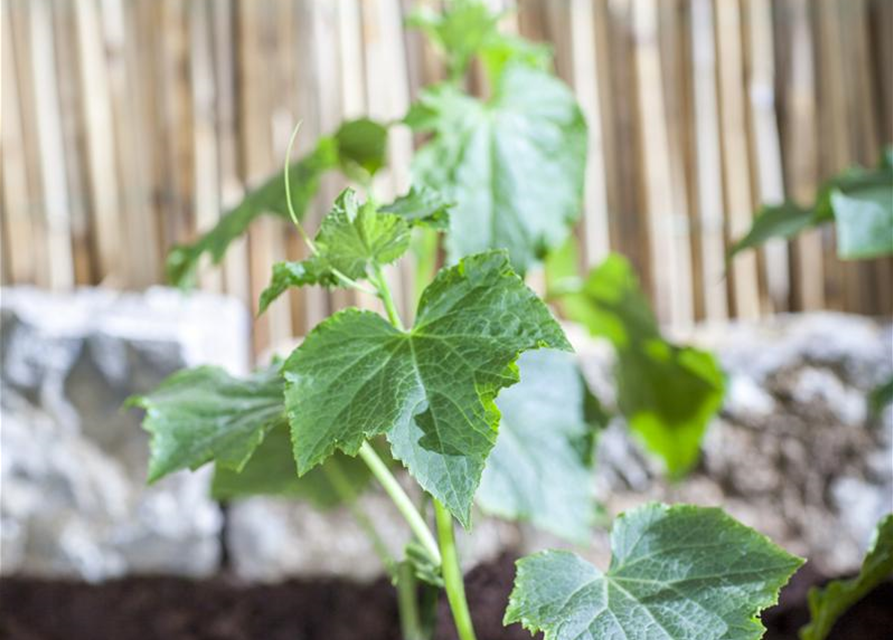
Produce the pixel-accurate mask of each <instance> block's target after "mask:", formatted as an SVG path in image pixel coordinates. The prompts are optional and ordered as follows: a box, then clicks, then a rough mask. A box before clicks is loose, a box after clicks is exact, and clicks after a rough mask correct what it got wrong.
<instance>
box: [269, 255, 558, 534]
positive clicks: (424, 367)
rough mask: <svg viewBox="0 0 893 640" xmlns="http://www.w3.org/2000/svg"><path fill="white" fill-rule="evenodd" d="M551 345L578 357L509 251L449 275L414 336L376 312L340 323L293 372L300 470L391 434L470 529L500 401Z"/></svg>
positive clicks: (317, 333)
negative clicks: (520, 367)
mask: <svg viewBox="0 0 893 640" xmlns="http://www.w3.org/2000/svg"><path fill="white" fill-rule="evenodd" d="M541 346H550V347H553V348H561V349H569V348H570V347H569V345H568V343H567V341H566V339H565V337H564V334H563V332H562V331H561V328H560V327H559V326H558V323H557V322H555V320H554V318H552V316H551V315H550V313H549V311H548V309H547V308H546V306H545V305H544V304H543V303H542V302H541V301H540V300H539V298H537V296H536V295H535V294H534V293H533V292H532V291H530V290H529V289H528V288H527V287H526V286H525V285H524V283H523V281H522V280H521V279H520V278H519V277H518V276H517V275H515V274H514V272H513V271H512V270H511V267H510V265H509V262H508V258H507V256H506V254H505V252H489V253H484V254H480V255H477V256H471V257H469V258H466V259H464V260H462V261H461V262H460V263H459V264H458V265H457V266H455V267H452V268H449V269H444V270H442V271H441V272H440V273H439V274H438V275H437V277H436V278H435V279H434V281H433V282H432V283H431V285H429V286H428V288H427V289H426V290H425V292H424V294H423V295H422V299H421V301H420V303H419V308H418V313H417V315H416V322H415V325H414V326H413V327H412V329H410V330H408V331H405V332H404V331H400V330H398V329H395V328H394V327H393V326H391V325H390V324H388V323H387V322H386V321H385V320H384V319H383V318H382V317H381V316H379V315H377V314H375V313H371V312H366V311H359V310H356V309H348V310H345V311H341V312H339V313H337V314H335V315H334V316H332V317H330V318H329V319H327V320H325V321H324V322H322V323H320V324H319V325H318V326H317V327H316V328H315V329H314V330H313V331H312V332H311V333H310V334H309V335H308V336H307V338H306V340H305V341H304V342H303V343H302V344H301V346H299V347H298V348H297V349H296V350H295V351H294V352H293V353H292V355H291V356H290V357H289V359H288V360H287V362H286V363H285V365H284V367H283V372H284V375H285V378H286V392H285V397H286V410H287V412H288V417H289V421H290V423H291V428H292V440H293V443H294V453H295V459H296V460H297V463H298V470H299V472H300V473H302V474H303V473H306V472H308V471H309V470H310V469H312V468H313V467H314V466H316V465H317V464H319V463H320V462H322V461H323V460H325V459H326V458H327V457H328V456H329V455H331V454H332V453H333V452H334V451H335V450H336V449H340V450H341V451H344V452H345V453H347V454H348V455H355V454H356V453H357V452H358V451H359V448H360V446H361V445H362V443H363V442H364V441H365V440H366V439H367V438H370V437H373V436H376V435H379V434H386V436H387V438H388V440H389V442H390V443H391V447H392V452H393V454H394V457H396V458H397V459H399V460H401V461H402V462H403V464H404V465H406V467H407V468H408V469H409V472H410V473H411V474H412V475H413V476H414V477H415V478H416V480H417V481H418V482H419V484H420V485H421V487H422V488H423V489H425V490H426V491H428V492H429V493H431V494H432V495H433V496H434V497H435V498H437V499H438V500H440V501H441V502H443V503H444V504H445V505H446V506H447V508H449V510H450V511H451V512H452V513H453V515H455V516H456V518H458V519H459V521H460V522H462V524H463V525H465V526H466V527H467V526H468V525H469V523H470V517H471V502H472V498H473V496H474V493H475V490H476V489H477V486H478V484H479V482H480V477H481V473H482V471H483V468H484V464H485V461H486V459H487V456H488V455H489V453H490V451H491V449H492V448H493V445H494V442H495V440H496V433H497V428H498V424H499V411H498V409H497V408H496V404H495V402H494V400H495V398H496V395H497V393H498V392H499V390H500V389H502V388H503V387H507V386H509V385H511V384H514V383H515V382H517V379H518V378H517V370H516V368H515V367H514V364H513V363H514V361H515V359H516V358H517V357H518V354H519V353H520V352H522V351H524V350H527V349H534V348H538V347H541Z"/></svg>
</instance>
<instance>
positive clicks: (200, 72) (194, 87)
mask: <svg viewBox="0 0 893 640" xmlns="http://www.w3.org/2000/svg"><path fill="white" fill-rule="evenodd" d="M187 9H188V11H189V20H188V27H189V70H190V77H191V78H192V82H191V86H190V89H191V101H192V107H191V111H192V115H193V119H194V120H193V124H192V140H191V142H192V148H193V154H194V156H193V163H194V170H193V184H192V193H193V194H194V197H193V209H194V220H195V229H196V231H197V232H198V233H204V232H205V231H207V230H208V229H210V228H211V227H213V226H214V225H215V224H216V223H217V221H218V220H219V219H220V209H221V206H222V203H221V200H220V173H219V171H218V169H219V167H218V163H217V158H218V154H219V147H218V140H217V130H216V127H215V122H214V120H215V114H214V108H215V107H214V105H215V103H216V101H217V97H218V96H217V92H216V85H215V77H214V60H213V43H212V35H211V29H212V27H213V22H212V16H211V11H212V8H211V4H210V2H209V0H196V1H194V2H191V3H190V4H189V6H188V7H187ZM181 240H185V238H181ZM199 279H200V283H201V286H202V288H203V289H208V290H211V291H215V292H220V291H222V289H223V274H222V272H221V270H220V268H217V267H215V268H214V269H208V270H202V271H201V272H200V273H199Z"/></svg>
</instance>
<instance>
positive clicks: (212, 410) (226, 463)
mask: <svg viewBox="0 0 893 640" xmlns="http://www.w3.org/2000/svg"><path fill="white" fill-rule="evenodd" d="M282 394H283V380H282V378H281V377H280V375H279V372H278V367H275V366H274V367H271V368H269V369H266V370H264V371H260V372H258V373H256V374H254V375H252V376H250V377H248V378H244V379H240V378H234V377H232V376H230V375H229V374H228V373H226V372H225V371H224V370H223V369H220V368H218V367H198V368H197V369H185V370H183V371H179V372H177V373H175V374H174V375H172V376H170V377H169V378H168V379H167V380H165V381H164V382H163V383H161V385H160V386H159V387H158V388H157V389H156V390H155V391H153V392H152V393H150V394H147V395H145V396H137V397H134V398H131V399H130V400H129V401H128V404H129V405H131V406H139V407H142V408H144V409H145V410H146V417H145V419H144V420H143V428H144V429H145V430H146V431H148V432H149V433H151V434H152V440H151V457H150V459H149V482H154V481H155V480H158V479H159V478H161V477H163V476H165V475H167V474H169V473H173V472H174V471H178V470H180V469H187V468H188V469H197V468H198V467H200V466H201V465H203V464H205V463H206V462H209V461H211V460H215V461H216V462H217V464H218V465H219V466H223V467H228V468H231V469H235V470H239V469H241V468H242V467H244V466H245V463H246V462H248V459H249V458H250V457H251V454H252V453H254V450H255V449H256V448H257V446H258V445H259V444H260V443H261V442H262V441H263V439H264V436H265V435H266V434H267V433H268V432H269V431H270V430H271V429H272V428H273V427H274V426H275V425H276V424H277V423H281V422H282V421H283V420H284V413H283V395H282Z"/></svg>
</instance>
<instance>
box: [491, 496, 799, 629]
mask: <svg viewBox="0 0 893 640" xmlns="http://www.w3.org/2000/svg"><path fill="white" fill-rule="evenodd" d="M611 550H612V552H613V557H612V558H611V566H610V568H609V569H608V571H606V572H602V571H600V570H598V569H597V568H595V567H594V566H592V565H591V564H589V563H588V562H586V561H585V560H583V559H582V558H580V557H578V556H576V555H574V554H572V553H569V552H564V551H545V552H542V553H538V554H535V555H533V556H529V557H527V558H523V559H522V560H520V561H518V574H517V576H516V578H515V588H514V590H513V591H512V594H511V596H510V599H509V606H508V609H507V610H506V614H505V624H511V623H513V622H520V623H521V624H522V625H523V626H524V627H525V628H526V629H529V630H530V631H531V632H536V631H539V630H541V631H544V632H545V640H578V639H580V640H582V639H584V638H585V639H592V640H595V639H602V638H623V639H624V640H756V639H757V638H761V637H762V636H763V632H764V631H765V629H764V628H763V625H762V624H761V623H760V621H759V618H758V617H757V616H758V614H759V612H760V611H761V610H763V609H765V608H766V607H768V606H770V605H772V604H774V603H775V602H776V601H777V599H778V592H779V590H780V589H781V587H782V586H784V584H785V583H786V582H787V581H788V579H790V577H791V575H793V573H794V572H795V571H796V570H797V568H798V567H799V566H800V565H801V564H802V563H803V561H802V560H801V559H800V558H797V557H795V556H792V555H790V554H789V553H787V552H785V551H784V550H783V549H780V548H779V547H777V546H775V545H774V544H772V542H771V541H770V540H768V539H767V538H765V537H764V536H762V535H760V534H759V533H757V532H756V531H754V530H752V529H749V528H747V527H745V526H744V525H742V524H740V523H739V522H737V521H735V520H733V519H732V518H730V517H729V516H727V515H726V514H724V513H723V512H722V511H721V510H719V509H713V508H711V509H707V508H700V507H692V506H673V507H669V506H666V505H660V504H653V503H652V504H648V505H645V506H643V507H640V508H638V509H635V510H633V511H630V512H628V513H626V514H623V515H621V516H619V517H618V518H617V520H616V522H615V524H614V529H613V531H612V532H611Z"/></svg>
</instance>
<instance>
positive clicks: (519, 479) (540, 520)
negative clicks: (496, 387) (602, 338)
mask: <svg viewBox="0 0 893 640" xmlns="http://www.w3.org/2000/svg"><path fill="white" fill-rule="evenodd" d="M518 369H519V374H520V376H521V381H520V382H519V383H518V384H516V385H514V386H513V387H509V388H508V389H506V390H505V391H503V392H502V393H501V394H500V395H499V398H498V399H497V401H496V404H497V405H498V406H499V410H500V412H501V413H502V418H501V419H500V422H499V435H498V437H497V440H496V447H494V449H493V452H492V453H491V454H490V458H489V459H488V461H487V467H486V469H484V475H483V477H482V478H481V486H480V488H479V489H478V493H477V495H476V497H475V499H476V501H477V504H478V506H479V507H481V508H482V509H483V510H484V511H486V512H487V513H490V514H492V515H495V516H498V517H500V518H506V519H510V520H523V521H529V522H531V523H532V524H534V525H535V526H537V527H539V528H540V529H543V530H545V531H549V532H551V533H554V534H555V535H558V536H562V537H564V538H567V539H569V540H572V541H575V542H581V543H583V542H586V541H587V540H588V538H589V535H590V528H591V526H592V525H593V524H594V521H595V516H596V505H595V497H594V495H593V486H592V463H593V450H594V446H595V434H596V429H598V428H601V427H604V426H605V423H606V422H607V418H606V416H605V415H604V413H603V412H602V411H601V407H600V406H599V405H598V401H597V400H596V399H595V398H594V397H593V396H592V395H591V394H590V393H589V390H588V388H587V387H586V383H585V381H584V380H583V376H582V373H581V371H580V368H579V366H578V363H577V358H576V356H574V355H573V354H571V353H565V352H562V351H552V350H549V349H543V350H539V351H530V352H528V353H525V354H523V355H522V356H521V357H520V358H519V360H518Z"/></svg>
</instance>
